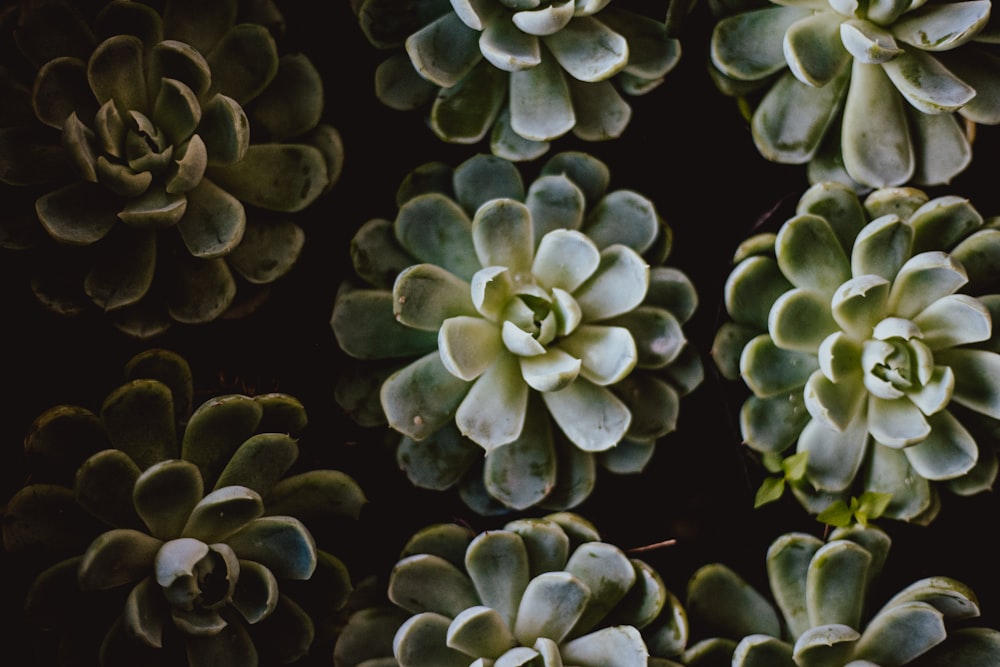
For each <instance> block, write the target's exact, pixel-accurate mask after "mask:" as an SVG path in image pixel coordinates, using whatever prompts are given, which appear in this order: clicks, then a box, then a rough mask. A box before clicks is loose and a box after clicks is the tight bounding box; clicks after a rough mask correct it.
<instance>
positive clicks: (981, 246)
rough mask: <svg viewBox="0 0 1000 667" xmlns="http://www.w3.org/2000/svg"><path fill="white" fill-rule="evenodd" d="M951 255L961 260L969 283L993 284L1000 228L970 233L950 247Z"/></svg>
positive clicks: (998, 252)
mask: <svg viewBox="0 0 1000 667" xmlns="http://www.w3.org/2000/svg"><path fill="white" fill-rule="evenodd" d="M951 256H952V257H954V258H955V259H957V260H958V261H959V262H961V264H962V267H963V268H964V269H965V273H966V274H967V275H968V276H969V282H970V283H972V284H973V285H977V286H980V285H991V284H993V282H994V280H995V273H994V267H995V266H997V264H998V262H1000V230H997V229H984V230H981V231H978V232H975V233H973V234H970V235H969V236H967V237H966V238H965V239H964V240H963V241H962V242H961V243H959V244H958V245H957V246H955V248H953V249H952V251H951ZM983 301H984V303H986V302H987V300H985V299H983ZM995 319H996V316H994V320H995Z"/></svg>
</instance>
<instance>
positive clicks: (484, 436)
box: [455, 354, 528, 452]
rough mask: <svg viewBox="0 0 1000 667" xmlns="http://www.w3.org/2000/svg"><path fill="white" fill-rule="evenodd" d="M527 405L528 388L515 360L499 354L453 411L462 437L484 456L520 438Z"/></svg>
mask: <svg viewBox="0 0 1000 667" xmlns="http://www.w3.org/2000/svg"><path fill="white" fill-rule="evenodd" d="M527 404H528V385H526V384H525V383H524V380H523V379H522V378H521V368H520V366H519V365H518V362H517V357H515V356H514V355H512V354H501V355H499V356H498V357H497V359H496V361H495V362H494V363H493V365H492V366H490V368H488V369H487V370H486V372H485V373H483V374H482V375H481V376H479V378H478V379H477V380H476V381H475V382H474V383H473V384H472V387H471V388H470V389H469V391H468V393H467V394H466V395H465V398H463V399H462V402H461V404H460V405H459V406H458V409H457V410H456V411H455V423H456V424H457V425H458V429H459V431H461V432H462V435H464V436H465V437H467V438H469V439H470V440H472V441H473V442H475V443H476V444H478V445H480V446H482V447H483V448H484V449H486V450H487V452H488V451H489V450H490V449H492V448H494V447H497V446H499V445H505V444H507V443H509V442H513V441H514V440H515V439H516V438H517V437H518V436H520V435H521V431H522V427H523V425H524V418H525V413H526V410H527Z"/></svg>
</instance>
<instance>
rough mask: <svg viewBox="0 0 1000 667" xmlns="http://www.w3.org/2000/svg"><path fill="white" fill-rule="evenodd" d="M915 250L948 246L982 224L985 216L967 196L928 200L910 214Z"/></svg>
mask: <svg viewBox="0 0 1000 667" xmlns="http://www.w3.org/2000/svg"><path fill="white" fill-rule="evenodd" d="M909 222H910V224H911V225H912V226H913V232H914V239H913V252H914V254H917V253H919V252H926V251H932V250H940V249H942V248H949V247H951V246H953V245H955V244H957V243H958V242H959V241H961V240H963V239H965V238H966V237H967V236H969V235H970V234H972V233H973V232H975V231H976V230H977V229H979V228H980V227H982V225H983V216H982V215H981V214H980V213H979V212H978V211H977V210H976V209H975V207H974V206H973V205H972V204H971V203H970V202H969V200H968V199H966V198H964V197H959V196H956V195H943V196H941V197H935V198H934V199H931V200H930V201H926V202H925V203H923V204H922V205H921V206H920V207H919V208H917V209H916V210H915V211H913V213H912V214H911V215H910V220H909Z"/></svg>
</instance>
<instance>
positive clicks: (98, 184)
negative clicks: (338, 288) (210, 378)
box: [0, 0, 342, 337]
mask: <svg viewBox="0 0 1000 667" xmlns="http://www.w3.org/2000/svg"><path fill="white" fill-rule="evenodd" d="M251 5H252V6H251ZM7 18H8V20H10V21H11V22H14V21H15V20H16V24H15V25H13V26H12V28H11V35H12V39H13V40H14V42H15V43H16V44H17V45H18V47H19V48H20V52H19V55H21V56H22V57H23V60H24V61H25V62H26V63H27V65H25V64H24V63H14V64H10V66H9V69H7V70H5V72H6V76H3V77H0V86H2V87H3V93H4V94H3V95H2V96H0V98H2V99H3V106H4V109H3V113H2V114H0V119H2V121H3V126H2V127H0V163H2V164H4V168H3V170H2V171H0V179H2V181H3V183H4V193H5V199H6V198H9V199H10V200H12V201H14V202H15V203H14V205H13V214H12V215H10V216H4V220H3V221H2V222H0V225H2V230H0V243H2V244H3V245H4V246H5V247H8V248H24V247H26V246H28V247H30V246H35V247H37V248H38V250H37V253H38V256H37V258H35V259H34V260H33V261H32V266H35V268H36V272H37V275H36V276H35V277H34V280H33V288H34V289H35V292H36V294H37V295H38V296H39V298H40V299H41V300H42V302H43V303H45V304H46V305H47V306H49V307H51V308H53V309H55V310H58V311H61V312H70V313H75V312H79V311H81V310H83V309H84V308H87V307H89V305H88V304H91V303H92V304H96V305H97V306H98V307H100V308H101V309H102V310H104V311H108V312H109V313H110V314H111V316H112V319H113V321H114V322H115V324H116V325H117V326H118V327H119V328H121V329H122V330H124V331H126V332H127V333H129V334H131V335H133V336H136V337H149V336H153V335H156V334H158V333H160V332H161V331H163V330H164V329H165V328H166V327H167V326H169V325H170V324H171V323H172V322H181V323H189V324H196V323H203V322H208V321H211V320H214V319H216V318H218V317H220V316H222V315H224V314H225V315H227V316H238V315H242V314H245V313H246V312H248V311H249V310H251V309H252V308H253V307H255V305H257V304H258V303H259V302H260V300H261V299H262V298H263V296H264V295H266V292H267V286H268V285H270V284H271V283H272V282H274V281H275V280H277V279H278V278H280V277H281V276H283V275H284V274H286V273H287V272H288V271H289V270H290V269H291V268H292V266H293V265H294V264H295V262H296V260H297V258H298V256H299V254H300V252H301V249H302V245H303V243H304V233H303V231H302V229H301V228H300V227H299V226H298V224H296V223H295V222H294V221H293V216H292V215H291V214H293V213H295V212H298V211H300V210H302V209H303V208H305V207H307V206H308V205H310V204H311V203H312V202H313V201H314V200H315V199H316V198H317V197H319V196H320V195H321V194H322V193H323V192H325V191H326V190H327V189H329V187H330V186H332V185H333V183H334V182H335V181H336V179H337V178H338V176H339V171H340V163H341V158H342V147H341V143H340V138H339V135H338V134H337V132H336V131H335V130H334V129H333V128H332V127H329V126H327V125H324V124H321V123H320V120H321V115H322V112H323V102H324V100H323V86H322V82H321V80H320V77H319V73H318V71H317V70H316V68H315V67H314V66H313V64H312V63H311V61H310V60H309V59H308V58H307V57H306V56H304V55H303V54H300V53H286V54H282V53H280V52H279V50H278V42H277V41H276V37H280V32H281V30H282V29H283V19H282V18H281V14H280V13H278V11H277V9H276V7H275V6H274V5H273V4H272V3H270V2H264V3H242V2H238V0H224V1H222V2H217V3H207V4H206V3H200V2H190V1H187V0H169V1H168V2H166V3H164V5H163V10H162V13H161V12H157V11H155V10H154V9H153V8H151V7H150V6H148V5H145V4H142V3H138V2H120V1H112V2H108V3H106V4H103V5H100V11H99V12H98V13H97V14H96V16H95V17H92V18H91V17H88V16H85V14H84V12H83V10H78V9H77V8H76V7H74V6H73V5H72V3H62V2H53V3H22V6H21V8H20V9H19V11H17V12H14V11H13V10H11V11H10V12H8V16H7ZM25 70H26V71H29V72H30V76H31V77H33V80H25V81H22V80H20V79H18V77H17V73H19V72H21V71H25ZM23 78H26V79H27V78H28V77H27V76H24V77H23ZM52 241H54V243H52ZM46 242H47V243H46ZM238 292H239V296H238V295H237V293H238Z"/></svg>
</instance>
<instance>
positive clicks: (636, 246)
mask: <svg viewBox="0 0 1000 667" xmlns="http://www.w3.org/2000/svg"><path fill="white" fill-rule="evenodd" d="M660 225H661V220H660V217H659V215H658V214H657V212H656V207H655V206H654V205H653V202H651V201H650V200H649V199H647V198H646V197H643V196H642V195H640V194H638V193H636V192H633V191H632V190H615V191H614V192H610V193H608V194H607V195H606V196H605V197H603V198H602V199H601V200H600V202H598V204H597V206H595V207H594V209H593V210H592V211H591V212H590V214H589V215H588V216H587V219H586V222H585V232H586V234H587V236H588V237H590V239H591V240H592V241H593V242H594V243H596V244H597V247H598V248H600V249H602V250H603V249H604V248H607V247H608V246H610V245H612V244H622V245H625V246H628V247H629V248H631V249H632V250H635V251H636V252H637V253H639V254H642V253H644V252H646V251H647V250H648V249H649V247H650V246H651V245H652V244H653V242H654V240H655V239H656V236H657V234H658V233H659V231H660Z"/></svg>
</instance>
